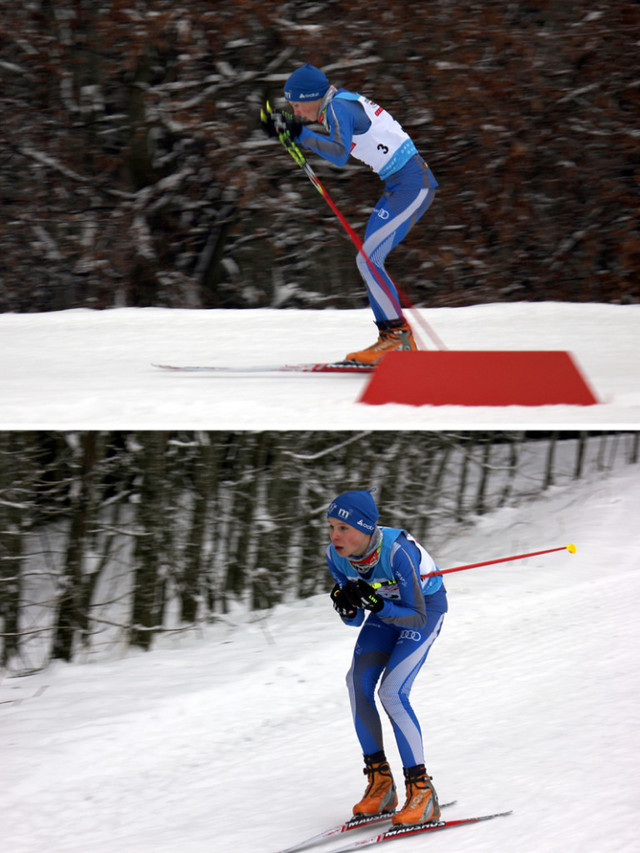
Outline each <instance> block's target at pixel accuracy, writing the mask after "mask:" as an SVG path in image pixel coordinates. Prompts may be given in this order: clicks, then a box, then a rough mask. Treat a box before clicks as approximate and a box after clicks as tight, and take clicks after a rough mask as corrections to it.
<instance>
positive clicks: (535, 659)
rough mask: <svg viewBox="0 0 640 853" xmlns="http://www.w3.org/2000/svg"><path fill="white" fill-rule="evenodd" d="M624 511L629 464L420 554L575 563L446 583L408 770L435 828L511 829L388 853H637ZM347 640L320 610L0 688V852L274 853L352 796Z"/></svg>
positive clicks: (356, 791)
mask: <svg viewBox="0 0 640 853" xmlns="http://www.w3.org/2000/svg"><path fill="white" fill-rule="evenodd" d="M639 505H640V468H639V467H638V465H630V466H627V467H624V468H622V469H620V470H618V471H617V472H616V473H614V474H611V475H609V476H607V477H599V476H598V475H595V474H593V475H590V476H589V478H588V479H587V480H582V481H577V482H573V483H570V484H569V485H566V486H562V487H554V488H552V489H550V490H548V491H547V492H546V493H545V494H544V495H543V496H542V497H540V498H538V499H536V500H535V501H528V502H526V503H523V504H522V505H521V506H519V507H515V508H513V507H512V508H505V509H502V510H499V511H497V512H494V513H492V514H490V515H487V516H483V517H482V518H480V519H478V520H477V522H476V524H475V525H474V526H473V527H470V528H465V529H464V530H463V531H462V532H460V534H459V535H457V536H455V537H453V538H452V539H451V540H450V541H449V542H448V543H447V544H446V546H445V547H444V548H442V549H440V553H438V554H436V555H434V556H435V557H436V559H437V560H438V563H439V565H441V566H443V567H444V566H454V565H462V564H466V563H468V562H472V561H480V560H485V559H493V558H496V557H501V556H506V555H509V554H514V553H525V552H528V551H531V550H535V549H539V548H545V547H555V546H562V545H564V544H568V543H569V542H575V543H576V545H577V548H578V550H577V553H576V554H575V555H570V554H569V553H568V552H567V551H561V552H557V553H553V554H547V555H543V556H539V557H535V558H529V559H527V560H523V561H517V562H512V563H507V564H501V565H493V566H487V567H483V568H478V569H474V570H471V571H467V572H460V573H456V574H451V575H448V576H447V577H446V581H445V582H446V585H447V589H448V592H449V607H450V610H449V613H448V615H447V617H446V619H445V624H444V628H443V631H442V635H441V637H440V638H439V639H438V641H437V642H436V643H435V645H434V647H433V649H432V652H431V654H430V658H429V660H428V661H427V664H426V665H425V668H424V669H423V671H422V673H421V674H420V677H419V678H418V680H417V681H416V684H415V686H414V690H413V694H412V699H413V702H414V705H415V706H416V708H417V709H418V713H419V716H420V718H421V721H422V726H423V730H424V736H425V745H426V754H427V759H428V762H427V766H428V768H429V770H430V772H431V774H432V775H433V777H434V781H435V784H436V787H437V789H438V792H439V794H440V796H441V798H442V799H443V800H449V799H456V800H457V801H458V802H457V805H455V806H453V807H452V808H451V809H449V810H448V811H447V816H451V817H452V818H454V817H463V816H470V815H475V814H483V813H489V812H494V811H502V810H506V809H513V810H514V813H513V815H511V816H510V817H506V818H501V819H499V820H495V821H491V822H489V823H486V824H480V825H477V826H472V827H466V828H456V829H452V830H450V831H447V832H443V833H441V834H439V833H434V834H433V835H432V836H429V838H428V839H424V838H420V837H416V838H406V839H403V840H402V841H399V840H398V841H396V842H393V843H394V844H395V846H390V847H389V850H390V851H394V850H396V848H397V850H398V851H403V853H418V851H421V850H426V849H427V848H428V849H429V851H430V853H444V851H446V853H471V851H473V853H496V851H509V853H541V851H545V852H546V851H554V853H555V851H558V853H583V851H584V850H588V851H590V853H612V851H629V853H631V851H635V850H637V849H638V846H637V815H638V802H640V781H638V773H637V768H636V765H637V759H638V754H639V753H640V726H639V725H638V708H639V707H640V683H639V676H638V673H639V672H640V627H639V626H640V621H639V620H638V615H637V602H638V600H640V572H639V571H638V553H639V551H640V533H639V532H638V525H637V511H638V506H639ZM355 637H356V632H355V631H353V630H351V629H348V628H346V627H344V626H343V625H342V624H341V623H340V620H339V619H338V618H337V616H336V615H335V613H334V612H333V610H332V608H331V606H330V602H329V601H328V598H327V596H326V595H324V594H322V595H317V596H314V597H312V598H310V599H306V600H304V601H297V602H294V603H291V604H284V605H280V606H279V607H277V608H276V609H275V610H274V611H271V612H269V613H266V614H265V613H261V614H254V616H253V618H251V617H248V616H247V615H246V614H243V613H242V612H237V613H232V614H231V615H230V616H229V617H225V619H224V620H221V621H219V622H217V623H215V624H213V625H210V626H206V627H204V628H203V629H201V630H200V631H198V632H193V633H191V634H188V635H180V636H177V637H173V638H170V637H166V638H162V639H160V640H159V641H158V643H157V645H156V648H155V650H154V651H152V652H149V653H135V652H128V653H126V654H123V655H122V657H121V659H117V656H116V655H114V656H113V658H112V659H110V660H101V661H100V660H97V661H85V662H78V663H75V664H72V665H63V664H60V663H56V664H54V665H52V666H51V667H49V668H48V669H46V670H45V671H43V672H40V673H37V674H33V675H31V676H27V677H23V678H9V677H5V678H4V679H3V681H2V683H1V684H0V767H1V772H0V826H2V848H3V850H7V851H11V853H42V851H45V850H46V851H47V853H86V851H91V853H123V851H125V853H129V851H131V853H134V851H135V853H173V851H176V853H177V851H180V853H205V851H215V853H245V851H251V853H275V851H277V850H281V849H283V848H285V847H287V846H289V845H290V844H293V843H294V842H296V841H298V840H301V839H303V838H306V837H308V836H310V835H312V834H314V833H316V832H319V831H321V830H323V829H325V828H328V827H329V826H332V825H334V824H336V823H338V822H340V821H341V820H343V819H345V818H346V817H347V816H348V814H349V812H350V808H351V805H352V803H353V802H355V801H356V799H358V798H359V797H360V796H361V794H362V791H363V790H364V778H363V776H362V770H361V763H360V762H361V757H360V753H359V749H358V746H357V742H356V740H355V735H354V733H353V729H352V725H351V720H350V712H349V707H348V698H347V691H346V688H345V685H344V675H345V673H346V671H347V669H348V666H349V662H350V657H351V652H352V648H353V644H354V641H355ZM384 726H385V737H386V744H387V752H388V755H389V759H390V761H391V763H392V767H393V769H394V772H395V774H396V777H397V780H398V781H399V780H400V778H401V769H400V762H399V757H398V753H397V749H396V747H395V743H394V741H393V738H392V736H391V731H390V727H389V725H388V724H387V723H386V721H385V723H384ZM369 834H371V835H373V834H375V831H371V828H369V830H367V829H366V828H365V829H363V830H360V831H359V833H351V834H350V835H349V836H347V838H349V837H353V838H359V837H368V835H369ZM332 846H333V847H334V848H335V847H336V846H338V845H337V843H334V844H333V845H332V844H331V843H329V844H325V845H323V846H322V847H320V848H318V849H320V850H326V851H330V850H331V849H332ZM384 849H385V850H386V849H387V848H386V847H385V848H384Z"/></svg>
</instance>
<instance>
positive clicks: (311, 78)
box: [284, 62, 329, 101]
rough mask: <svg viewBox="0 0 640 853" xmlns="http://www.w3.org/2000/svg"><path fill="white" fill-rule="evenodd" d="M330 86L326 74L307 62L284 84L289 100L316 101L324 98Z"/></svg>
mask: <svg viewBox="0 0 640 853" xmlns="http://www.w3.org/2000/svg"><path fill="white" fill-rule="evenodd" d="M328 88H329V80H328V79H327V76H326V74H325V73H324V72H323V71H320V69H319V68H316V67H315V65H310V64H309V63H308V62H307V64H306V65H303V66H302V68H298V69H297V70H296V71H294V72H293V74H292V75H291V76H290V77H289V79H288V80H287V82H286V83H285V84H284V96H285V98H286V99H287V101H315V100H317V99H318V98H322V97H323V96H324V94H325V93H326V91H327V89H328Z"/></svg>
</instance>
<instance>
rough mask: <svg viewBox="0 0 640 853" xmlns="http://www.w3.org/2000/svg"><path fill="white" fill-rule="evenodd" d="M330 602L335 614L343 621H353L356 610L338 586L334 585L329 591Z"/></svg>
mask: <svg viewBox="0 0 640 853" xmlns="http://www.w3.org/2000/svg"><path fill="white" fill-rule="evenodd" d="M330 595H331V601H332V602H333V607H334V610H335V611H336V613H337V614H338V615H339V616H341V617H342V618H343V619H353V618H354V617H355V615H356V613H357V608H356V607H355V606H354V605H353V604H352V603H351V601H350V600H349V598H348V597H347V595H346V594H345V592H344V590H342V589H341V588H340V584H336V585H335V586H334V588H333V589H332V590H331V593H330Z"/></svg>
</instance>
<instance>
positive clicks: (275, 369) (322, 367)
mask: <svg viewBox="0 0 640 853" xmlns="http://www.w3.org/2000/svg"><path fill="white" fill-rule="evenodd" d="M151 366H152V367H157V368H159V369H160V370H173V371H176V372H182V373H372V372H373V370H374V366H373V365H371V364H360V363H359V362H357V361H320V362H315V363H313V362H311V363H309V364H272V365H266V364H254V365H249V366H247V367H242V366H239V367H223V366H222V365H197V364H196V365H181V364H152V365H151Z"/></svg>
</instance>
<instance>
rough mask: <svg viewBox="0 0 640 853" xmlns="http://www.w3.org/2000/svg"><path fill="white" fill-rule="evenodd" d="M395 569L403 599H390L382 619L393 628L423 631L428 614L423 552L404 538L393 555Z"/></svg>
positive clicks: (382, 613)
mask: <svg viewBox="0 0 640 853" xmlns="http://www.w3.org/2000/svg"><path fill="white" fill-rule="evenodd" d="M391 567H392V569H393V574H394V575H395V577H396V579H397V581H398V591H399V592H400V598H399V599H394V600H393V601H391V600H390V599H388V598H386V599H385V600H384V607H383V608H382V610H380V611H379V613H378V616H379V617H380V618H381V619H382V621H383V622H387V623H388V624H390V625H398V626H399V627H402V628H422V627H423V625H424V624H425V622H426V619H427V612H426V606H425V601H424V592H423V590H422V583H421V581H420V552H419V551H418V549H417V547H416V546H415V545H414V544H413V543H412V542H409V541H408V540H407V539H406V538H405V537H404V536H401V537H399V539H398V540H397V543H396V546H395V548H394V551H393V552H392V555H391Z"/></svg>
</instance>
